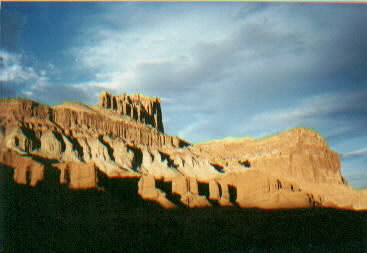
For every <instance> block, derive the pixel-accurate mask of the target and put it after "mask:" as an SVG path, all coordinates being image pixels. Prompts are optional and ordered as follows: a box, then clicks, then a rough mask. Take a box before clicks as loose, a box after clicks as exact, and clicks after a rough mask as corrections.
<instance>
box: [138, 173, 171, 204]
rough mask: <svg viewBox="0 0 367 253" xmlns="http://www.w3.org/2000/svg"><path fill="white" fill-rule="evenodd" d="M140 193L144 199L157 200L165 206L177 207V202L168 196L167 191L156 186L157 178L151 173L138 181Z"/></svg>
mask: <svg viewBox="0 0 367 253" xmlns="http://www.w3.org/2000/svg"><path fill="white" fill-rule="evenodd" d="M138 193H139V195H140V196H141V197H142V198H143V199H146V200H152V201H156V202H157V203H159V204H160V205H161V206H162V207H164V208H175V207H176V205H175V204H173V203H172V202H171V201H169V200H168V199H167V198H166V193H164V192H163V191H162V190H160V189H157V188H156V186H155V179H154V177H153V176H151V175H143V176H141V178H140V180H139V183H138Z"/></svg>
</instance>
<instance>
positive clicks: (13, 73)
mask: <svg viewBox="0 0 367 253" xmlns="http://www.w3.org/2000/svg"><path fill="white" fill-rule="evenodd" d="M0 66H1V69H0V81H1V82H15V83H21V82H25V81H30V80H35V79H38V78H39V75H38V73H36V71H35V70H34V69H33V68H32V67H27V66H24V65H23V64H22V56H21V55H19V54H15V53H9V52H7V51H4V50H0Z"/></svg>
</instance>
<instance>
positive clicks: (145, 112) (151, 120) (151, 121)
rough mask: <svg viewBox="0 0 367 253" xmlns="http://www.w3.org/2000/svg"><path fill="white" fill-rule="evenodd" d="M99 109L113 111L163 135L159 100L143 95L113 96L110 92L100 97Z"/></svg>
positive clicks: (103, 93)
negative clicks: (150, 127) (151, 127)
mask: <svg viewBox="0 0 367 253" xmlns="http://www.w3.org/2000/svg"><path fill="white" fill-rule="evenodd" d="M99 107H100V108H103V109H109V110H113V111H114V112H116V113H118V114H119V115H125V116H128V117H130V118H131V119H134V120H136V121H139V122H141V123H143V124H148V125H151V126H153V127H154V128H156V129H158V130H159V131H160V132H162V133H163V131H164V130H163V122H162V111H161V101H160V99H159V98H157V97H155V98H153V97H148V96H144V95H141V94H133V95H127V94H126V93H122V94H121V95H119V96H113V95H111V94H110V93H108V92H102V93H101V94H100V96H99Z"/></svg>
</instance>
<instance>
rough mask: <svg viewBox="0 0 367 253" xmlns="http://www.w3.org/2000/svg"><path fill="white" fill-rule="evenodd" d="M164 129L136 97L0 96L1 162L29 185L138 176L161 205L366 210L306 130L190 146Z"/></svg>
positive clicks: (152, 103) (153, 106)
mask: <svg viewBox="0 0 367 253" xmlns="http://www.w3.org/2000/svg"><path fill="white" fill-rule="evenodd" d="M163 130H164V128H163V123H162V112H161V107H160V100H159V98H151V97H147V96H143V95H139V94H135V95H127V94H121V95H119V96H113V95H111V94H109V93H107V92H102V93H101V95H100V100H99V104H98V105H96V106H88V105H83V104H80V103H76V102H65V103H63V104H60V105H57V106H53V107H50V106H47V105H42V104H40V103H37V102H34V101H31V100H26V99H1V100H0V164H1V165H5V166H7V167H10V168H13V175H14V177H13V178H14V181H15V182H16V183H18V184H26V185H30V186H37V184H38V183H40V182H42V181H44V180H47V178H46V177H45V174H47V172H48V170H55V171H57V172H58V174H57V175H58V177H59V179H58V181H59V183H60V184H63V185H65V186H66V187H68V188H70V189H90V188H98V189H100V187H101V186H100V178H99V177H101V175H103V177H107V180H108V179H112V178H121V179H124V178H131V177H134V178H140V179H139V183H138V185H137V186H136V187H137V191H138V193H139V196H140V197H141V198H142V199H144V200H149V201H155V202H157V203H159V204H160V205H161V206H162V207H164V208H174V207H177V206H180V205H181V206H182V205H184V206H187V207H190V208H191V207H209V206H218V205H219V206H239V207H244V208H246V207H256V208H265V209H273V208H304V207H313V206H325V207H336V208H346V209H356V210H361V209H367V195H366V194H365V193H361V192H358V191H355V190H353V189H352V188H351V187H349V186H348V185H347V183H346V180H345V179H344V178H343V177H342V175H341V172H340V159H339V156H338V154H337V153H336V152H334V151H332V150H330V149H329V147H328V145H327V143H326V142H325V141H324V139H323V138H322V137H321V136H320V135H319V134H318V133H317V132H315V131H313V130H309V129H304V128H295V129H291V130H289V131H285V132H282V133H280V134H277V135H274V136H271V137H268V138H262V139H252V138H231V139H224V140H219V141H211V142H207V143H201V144H195V145H192V144H190V143H188V142H186V141H185V140H182V139H180V138H178V137H175V136H169V135H167V134H164V133H163ZM159 182H163V185H164V184H168V185H170V187H168V188H167V187H166V188H164V187H163V186H162V184H161V183H159ZM162 187H163V188H162ZM176 197H178V198H176Z"/></svg>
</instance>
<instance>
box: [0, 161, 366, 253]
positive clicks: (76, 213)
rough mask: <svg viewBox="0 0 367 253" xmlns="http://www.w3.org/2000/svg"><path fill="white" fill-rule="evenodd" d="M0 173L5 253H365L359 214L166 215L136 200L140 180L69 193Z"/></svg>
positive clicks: (206, 211)
mask: <svg viewBox="0 0 367 253" xmlns="http://www.w3.org/2000/svg"><path fill="white" fill-rule="evenodd" d="M0 172H1V174H0V221H1V223H0V225H1V227H0V240H1V241H0V252H366V251H365V250H366V246H367V244H366V238H367V231H366V230H367V216H366V213H362V212H354V211H345V210H336V209H321V208H313V209H299V210H271V211H270V210H258V209H240V208H238V207H234V208H220V207H216V208H201V209H188V208H179V209H176V210H164V209H162V208H160V207H159V206H158V205H157V204H155V203H153V202H148V201H143V200H141V199H140V198H139V196H138V195H137V180H136V179H130V180H121V179H112V180H111V179H107V178H105V179H103V178H101V181H100V183H101V185H102V186H103V187H104V189H105V191H98V190H83V191H81V190H80V191H72V190H68V189H66V188H65V187H64V186H62V185H59V184H57V183H56V182H55V180H52V179H55V178H57V176H58V175H57V172H56V171H50V170H49V171H48V173H47V175H46V179H47V180H46V181H44V182H42V183H40V184H38V185H37V187H34V188H32V187H29V186H24V185H17V184H15V183H13V180H12V169H11V168H8V167H5V166H2V167H1V168H0ZM158 186H160V187H161V188H165V187H170V185H169V184H167V183H164V182H160V183H158ZM200 191H207V189H206V188H205V187H204V186H203V185H202V186H200Z"/></svg>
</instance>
